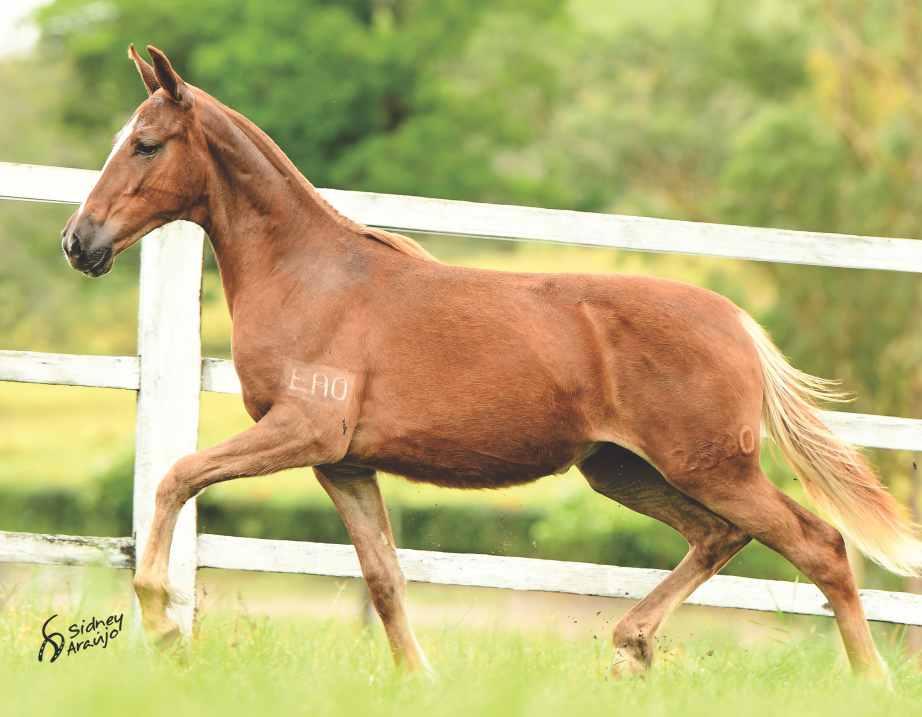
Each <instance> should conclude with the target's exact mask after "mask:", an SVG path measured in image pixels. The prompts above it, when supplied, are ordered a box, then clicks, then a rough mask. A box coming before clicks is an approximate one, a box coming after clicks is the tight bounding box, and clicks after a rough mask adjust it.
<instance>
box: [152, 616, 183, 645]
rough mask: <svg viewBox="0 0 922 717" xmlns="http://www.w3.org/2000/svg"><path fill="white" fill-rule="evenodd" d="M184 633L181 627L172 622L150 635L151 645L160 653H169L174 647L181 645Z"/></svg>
mask: <svg viewBox="0 0 922 717" xmlns="http://www.w3.org/2000/svg"><path fill="white" fill-rule="evenodd" d="M181 637H182V633H180V631H179V626H178V625H176V624H175V623H172V622H170V623H169V624H168V625H164V626H162V627H160V628H159V629H157V630H156V631H155V632H152V633H151V634H150V640H151V643H152V644H153V645H154V647H156V648H157V649H158V650H159V651H160V652H169V651H170V650H171V649H172V648H173V647H175V646H176V645H178V644H179V642H180V638H181Z"/></svg>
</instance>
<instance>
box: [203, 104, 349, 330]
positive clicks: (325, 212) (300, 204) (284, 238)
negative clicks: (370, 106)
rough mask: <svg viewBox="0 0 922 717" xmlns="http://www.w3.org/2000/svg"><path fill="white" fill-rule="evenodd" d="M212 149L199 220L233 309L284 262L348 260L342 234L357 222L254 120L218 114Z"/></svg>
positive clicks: (312, 267) (319, 265) (271, 279)
mask: <svg viewBox="0 0 922 717" xmlns="http://www.w3.org/2000/svg"><path fill="white" fill-rule="evenodd" d="M241 119H243V118H241ZM228 120H230V118H228ZM244 121H245V122H247V123H248V124H249V122H248V120H244ZM209 149H210V151H211V154H212V160H213V167H214V171H213V172H212V176H211V178H210V187H209V206H208V215H209V216H208V219H207V220H206V221H205V222H203V224H204V225H205V227H206V230H207V232H208V236H209V239H210V240H211V243H212V247H213V248H214V253H215V258H216V259H217V262H218V268H219V269H220V272H221V281H222V283H223V285H224V293H225V297H226V299H227V304H228V308H229V309H230V312H231V315H232V316H233V313H234V308H235V306H236V304H237V302H238V301H241V300H244V298H245V297H246V296H247V295H249V294H250V293H251V290H253V289H258V291H259V292H260V294H264V292H265V290H266V288H267V287H268V286H269V285H270V284H275V283H278V280H279V279H280V277H282V276H283V275H284V270H291V269H293V268H297V269H299V270H301V271H302V272H303V271H304V270H308V271H310V272H323V271H328V270H330V269H331V268H333V266H332V265H334V264H336V265H340V266H342V265H345V264H347V263H348V261H347V259H348V256H347V255H348V249H349V247H347V242H348V241H349V239H350V238H352V237H354V236H355V235H356V234H358V233H359V231H358V230H359V227H358V226H357V225H353V223H352V222H350V221H349V220H347V219H345V218H344V217H342V216H340V215H339V214H337V213H336V211H335V210H334V209H333V208H332V207H330V205H329V204H327V203H326V201H325V200H324V199H323V198H322V197H321V196H320V194H319V192H318V191H317V190H316V189H315V188H314V187H313V185H311V184H310V183H309V182H308V181H307V179H305V178H304V176H303V175H301V173H300V172H298V170H297V169H296V168H295V167H294V165H293V164H292V163H291V162H290V160H288V158H287V157H286V156H285V155H284V154H283V153H282V151H281V149H279V148H278V147H276V146H275V144H274V143H272V141H271V140H270V139H269V138H268V137H267V136H265V135H263V134H262V133H261V132H260V131H259V130H258V129H257V128H256V127H255V125H251V126H250V127H247V126H245V125H243V126H241V125H240V124H238V123H237V122H234V121H227V122H222V126H221V128H220V134H219V135H217V136H216V138H215V139H209ZM354 248H355V246H354V244H353V245H352V249H353V250H354ZM302 276H303V273H302Z"/></svg>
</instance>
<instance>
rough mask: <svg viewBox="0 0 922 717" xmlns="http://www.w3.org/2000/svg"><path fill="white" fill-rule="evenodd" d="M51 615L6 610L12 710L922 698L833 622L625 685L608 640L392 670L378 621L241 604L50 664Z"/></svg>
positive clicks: (548, 638)
mask: <svg viewBox="0 0 922 717" xmlns="http://www.w3.org/2000/svg"><path fill="white" fill-rule="evenodd" d="M49 614H50V613H46V612H45V611H42V610H39V609H36V608H35V607H34V606H33V607H32V608H30V609H20V610H18V611H13V612H10V611H7V613H6V615H5V620H4V622H3V624H2V632H0V654H2V657H0V671H2V672H0V674H2V676H0V689H2V690H3V693H4V708H3V713H4V714H7V715H16V716H18V715H35V716H37V715H45V714H49V715H50V714H55V715H60V714H66V715H70V716H72V717H82V716H84V715H92V716H93V717H106V716H108V715H119V716H121V715H126V714H127V715H132V717H141V716H142V715H164V714H169V715H171V717H182V716H184V715H205V714H213V715H221V716H222V717H236V716H237V715H273V714H278V715H283V714H284V715H288V714H305V715H312V716H319V715H336V716H339V715H343V716H346V715H349V716H352V715H363V716H365V715H406V716H407V717H410V716H412V715H421V716H425V717H437V716H438V715H502V716H503V717H509V716H512V715H528V716H529V717H541V716H543V715H554V716H555V717H558V716H559V715H561V714H580V715H608V714H626V715H631V717H639V716H641V715H708V716H723V715H727V716H728V717H729V716H730V715H734V716H736V715H747V716H753V717H756V716H758V715H778V714H786V715H790V716H792V717H793V716H794V715H816V716H817V717H820V716H826V715H828V716H829V717H841V716H842V715H887V716H888V717H889V716H890V715H911V714H916V713H917V712H918V706H919V704H920V700H922V675H920V674H919V672H918V671H917V669H915V668H913V666H912V665H911V664H909V663H908V662H906V661H905V659H903V660H902V661H900V660H901V658H898V657H896V656H895V654H896V650H895V649H893V648H892V646H891V649H890V650H889V654H888V657H889V661H890V664H891V666H892V667H893V672H894V678H895V680H894V681H895V686H896V689H895V691H894V692H892V693H888V692H885V691H883V690H881V689H880V688H876V687H873V686H871V685H868V684H865V683H862V682H860V681H856V680H854V679H853V678H852V677H851V676H850V675H849V674H848V673H847V671H846V670H845V668H844V666H843V664H842V662H843V661H842V658H841V654H840V651H839V648H838V644H837V639H836V638H835V637H834V636H833V635H832V634H831V633H829V632H828V631H824V632H822V633H814V634H807V635H806V636H805V637H802V638H798V639H792V640H788V641H785V642H784V643H783V644H779V643H777V642H775V643H768V644H765V643H763V644H760V645H758V646H756V647H752V646H749V647H744V646H742V644H741V643H740V642H739V641H738V640H736V639H734V637H733V634H732V633H731V632H728V631H726V630H716V631H711V632H710V633H707V634H702V635H700V636H698V637H697V638H695V639H694V640H693V641H691V642H689V643H685V644H683V645H681V646H677V647H671V648H665V649H664V648H662V646H661V649H660V654H659V655H658V657H657V659H658V661H659V662H658V664H657V666H656V669H655V671H653V672H652V673H651V674H650V676H649V677H648V678H646V679H636V680H630V681H625V682H614V681H611V680H610V679H609V678H608V677H607V666H608V660H609V656H610V650H609V646H608V641H607V639H602V636H599V638H598V639H575V640H574V639H564V638H563V637H561V636H559V635H557V634H553V633H550V632H547V631H545V632H538V633H534V632H524V631H521V630H514V629H506V628H502V627H495V628H493V629H489V630H484V629H471V628H462V629H458V628H457V626H455V625H453V624H452V623H451V621H445V623H444V626H443V627H441V628H438V627H437V628H433V627H429V628H424V629H423V630H421V631H420V633H421V634H420V637H421V641H422V642H423V643H424V644H425V645H426V648H427V650H428V652H429V655H430V658H431V659H432V661H433V663H434V665H435V666H436V668H437V670H438V678H437V680H436V681H435V682H431V683H430V682H429V681H427V680H425V679H423V678H418V677H407V676H402V675H401V674H399V673H398V672H396V671H395V670H394V669H393V668H392V666H391V662H390V656H389V653H388V651H387V647H386V645H385V644H384V641H383V639H382V637H381V634H380V630H378V629H376V628H375V629H371V630H368V629H366V630H362V629H361V628H359V627H358V626H357V625H356V624H352V623H349V622H343V621H335V620H322V619H316V618H305V619H269V618H265V617H252V616H250V617H247V616H246V615H243V614H240V613H238V614H236V615H232V614H230V613H223V614H214V613H209V614H208V615H207V616H206V617H205V618H204V619H203V620H202V621H201V624H200V629H199V634H198V636H197V639H196V641H195V643H194V645H193V646H192V648H191V649H190V650H188V651H187V652H186V653H180V654H179V655H172V656H162V655H158V654H153V653H150V652H148V651H147V650H146V649H145V648H144V646H143V645H142V644H141V643H139V642H138V641H137V640H136V639H135V637H134V635H133V634H132V633H131V631H130V630H128V629H127V626H126V631H125V634H124V635H123V636H120V637H119V638H116V639H115V640H113V641H112V642H111V643H110V644H109V645H108V647H107V648H106V649H101V648H95V649H93V650H91V651H87V652H86V653H84V654H77V655H64V656H63V657H61V658H60V659H59V660H58V661H57V662H55V663H54V664H49V663H47V662H43V663H39V662H37V660H36V654H37V648H38V645H39V642H40V641H39V639H38V635H39V634H40V632H39V630H40V625H41V622H42V620H43V619H45V618H46V617H47V616H48V615H49ZM82 614H88V613H82ZM727 615H728V616H732V615H734V613H727ZM127 619H128V618H127V616H126V621H127Z"/></svg>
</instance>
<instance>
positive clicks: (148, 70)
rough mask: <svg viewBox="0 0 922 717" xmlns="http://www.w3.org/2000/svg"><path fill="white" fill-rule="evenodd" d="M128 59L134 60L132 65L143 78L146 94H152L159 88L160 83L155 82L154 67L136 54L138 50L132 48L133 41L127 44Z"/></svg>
mask: <svg viewBox="0 0 922 717" xmlns="http://www.w3.org/2000/svg"><path fill="white" fill-rule="evenodd" d="M128 59H129V60H131V61H132V62H134V66H135V67H137V68H138V74H139V75H141V79H142V80H144V86H145V87H146V88H147V94H148V95H152V94H154V93H155V92H156V91H157V90H159V89H160V83H159V82H157V75H156V74H155V73H154V68H153V67H151V66H150V63H149V62H146V61H145V60H144V58H143V57H141V56H140V55H139V54H138V51H137V50H135V49H134V43H132V44H131V45H129V46H128Z"/></svg>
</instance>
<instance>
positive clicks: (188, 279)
mask: <svg viewBox="0 0 922 717" xmlns="http://www.w3.org/2000/svg"><path fill="white" fill-rule="evenodd" d="M97 174H98V173H97V172H92V171H86V170H78V169H66V168H61V167H42V166H34V165H17V164H8V163H0V199H20V200H33V201H45V202H67V203H75V204H76V203H80V202H81V201H82V200H83V198H84V197H85V196H86V195H87V193H88V192H89V190H90V188H91V187H92V186H93V185H94V183H95V181H96V177H97ZM322 193H323V195H324V196H325V197H326V198H327V199H328V200H329V201H330V202H331V203H332V204H333V206H335V207H336V208H337V209H338V210H340V211H341V212H342V213H343V214H346V215H347V216H351V217H353V218H355V219H357V220H359V221H361V222H364V223H366V224H370V225H375V226H380V227H387V228H392V229H397V230H407V231H420V232H430V233H438V234H454V235H458V236H469V237H489V238H495V239H511V240H539V241H551V242H561V243H567V244H580V245H588V246H604V247H616V248H622V249H631V250H639V251H662V252H677V253H684V254H703V255H710V256H721V257H732V258H736V259H753V260H758V261H774V262H788V263H796V264H811V265H816V266H830V267H851V268H859V269H884V270H890V271H904V272H914V273H917V274H922V241H913V240H906V239H882V238H872V237H859V236H847V235H841V234H818V233H811V232H796V231H784V230H778V229H754V228H749V227H736V226H723V225H716V224H698V223H689V222H678V221H666V220H660V219H644V218H637V217H625V216H617V215H608V214H590V213H584V212H571V211H560V210H552V209H533V208H528V207H514V206H497V205H489V204H473V203H469V202H458V201H448V200H440V199H426V198H421V197H403V196H394V195H386V194H370V193H365V192H345V191H334V190H323V192H322ZM156 234H158V236H156V237H151V238H149V239H147V240H145V241H144V242H142V246H141V279H140V281H141V298H140V309H139V331H138V355H137V356H74V355H66V354H45V353H35V352H21V351H0V380H3V381H24V382H30V383H51V384H62V385H70V386H97V387H104V388H119V389H126V390H131V391H137V392H138V411H137V454H136V460H135V474H134V518H133V522H134V526H133V531H132V532H133V535H132V537H130V538H93V537H77V536H61V535H38V534H33V533H9V532H0V562H23V563H38V564H46V565H91V564H101V565H108V566H110V567H115V568H132V567H133V566H134V556H135V549H136V547H138V548H140V547H141V546H143V545H144V543H145V541H146V537H147V531H148V528H149V523H150V519H151V511H152V508H153V502H154V501H153V499H154V493H155V490H156V485H157V482H158V481H159V479H160V477H161V476H162V475H163V474H164V473H165V472H166V470H167V468H168V467H169V466H170V464H171V463H172V462H173V461H174V460H176V459H177V458H179V457H180V456H182V455H184V454H186V453H188V452H190V451H193V450H194V449H195V447H196V442H197V433H198V411H199V392H200V391H202V390H204V391H218V392H221V393H239V392H240V384H239V382H238V380H237V375H236V373H235V371H234V368H233V365H232V364H231V363H230V362H229V361H223V360H217V359H209V358H205V359H203V358H202V357H201V341H200V333H199V328H200V327H199V321H200V319H199V315H200V301H199V300H200V287H201V267H202V247H203V234H202V231H201V229H199V228H198V227H196V226H194V225H192V224H188V223H185V222H176V223H174V224H170V225H168V226H166V227H164V228H163V229H160V230H158V231H157V232H156ZM48 241H54V239H53V238H49V239H48ZM61 270H62V272H63V271H65V269H64V267H63V265H62V269H61ZM909 320H916V321H917V320H918V317H915V319H911V317H909V316H907V321H909ZM825 418H826V420H827V421H828V422H829V424H830V426H831V427H832V428H833V430H834V431H835V432H836V433H837V434H838V435H840V436H841V437H842V438H844V439H845V440H848V441H850V442H852V443H855V444H857V445H862V446H868V447H875V448H887V449H899V450H907V451H914V452H922V420H914V419H907V418H893V417H888V416H868V415H861V414H854V413H845V412H827V413H826V414H825ZM916 457H917V458H918V455H917V456H916ZM399 552H400V560H401V563H402V565H403V569H404V572H405V574H406V576H407V578H408V579H409V580H415V581H421V582H430V583H439V584H445V585H473V586H482V587H493V588H510V589H515V590H548V591H555V592H566V593H575V594H581V595H601V596H608V597H619V598H632V599H639V598H641V597H643V596H644V595H646V594H647V593H648V592H649V591H650V590H651V589H652V588H653V587H654V586H655V585H656V584H657V583H658V582H659V581H660V580H661V579H662V578H663V577H664V576H665V575H666V572H665V571H661V570H647V569H641V568H622V567H610V566H604V565H591V564H586V563H570V562H560V561H552V560H535V559H530V558H514V557H499V556H493V555H461V554H451V553H440V552H432V551H427V550H401V551H399ZM172 555H173V559H172V563H171V570H170V577H171V580H172V582H173V583H174V584H175V585H176V587H178V588H179V589H181V590H183V591H184V592H186V593H188V594H189V595H193V596H194V594H195V574H196V569H197V568H198V567H207V568H228V569H235V570H256V571H270V572H283V573H310V574H315V575H332V576H359V575H360V571H359V566H358V561H357V559H356V556H355V551H354V550H353V548H352V546H349V545H328V544H323V543H306V542H295V541H285V540H257V539H251V538H239V537H232V536H224V535H199V534H197V532H196V525H195V505H194V501H190V503H189V505H187V506H186V508H185V509H184V511H183V514H182V516H181V519H180V521H179V524H178V526H177V530H176V536H175V539H174V542H173V554H172ZM861 594H862V599H863V601H864V605H865V609H866V611H867V614H868V617H869V618H870V619H871V620H878V621H882V622H893V623H903V624H907V625H922V595H912V594H909V593H900V592H886V591H880V590H863V591H862V593H861ZM688 602H689V603H693V604H697V605H709V606H715V607H734V608H746V609H750V610H766V611H784V612H790V613H801V614H807V615H831V612H830V611H829V609H828V608H827V607H826V601H825V598H824V597H823V596H822V595H821V593H820V592H819V591H818V590H817V589H816V588H815V587H813V586H812V585H809V584H803V583H790V582H781V581H774V580H754V579H750V578H737V577H728V576H718V577H715V578H713V579H712V580H710V581H709V582H707V583H706V584H705V585H703V586H702V587H700V588H699V589H698V590H697V591H696V592H695V593H694V594H693V595H692V596H691V598H689V600H688ZM193 611H194V603H193V604H190V605H188V606H186V607H185V608H183V609H182V611H181V614H180V620H181V622H182V625H183V627H184V629H185V630H188V629H189V627H190V625H191V623H192V618H193Z"/></svg>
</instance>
